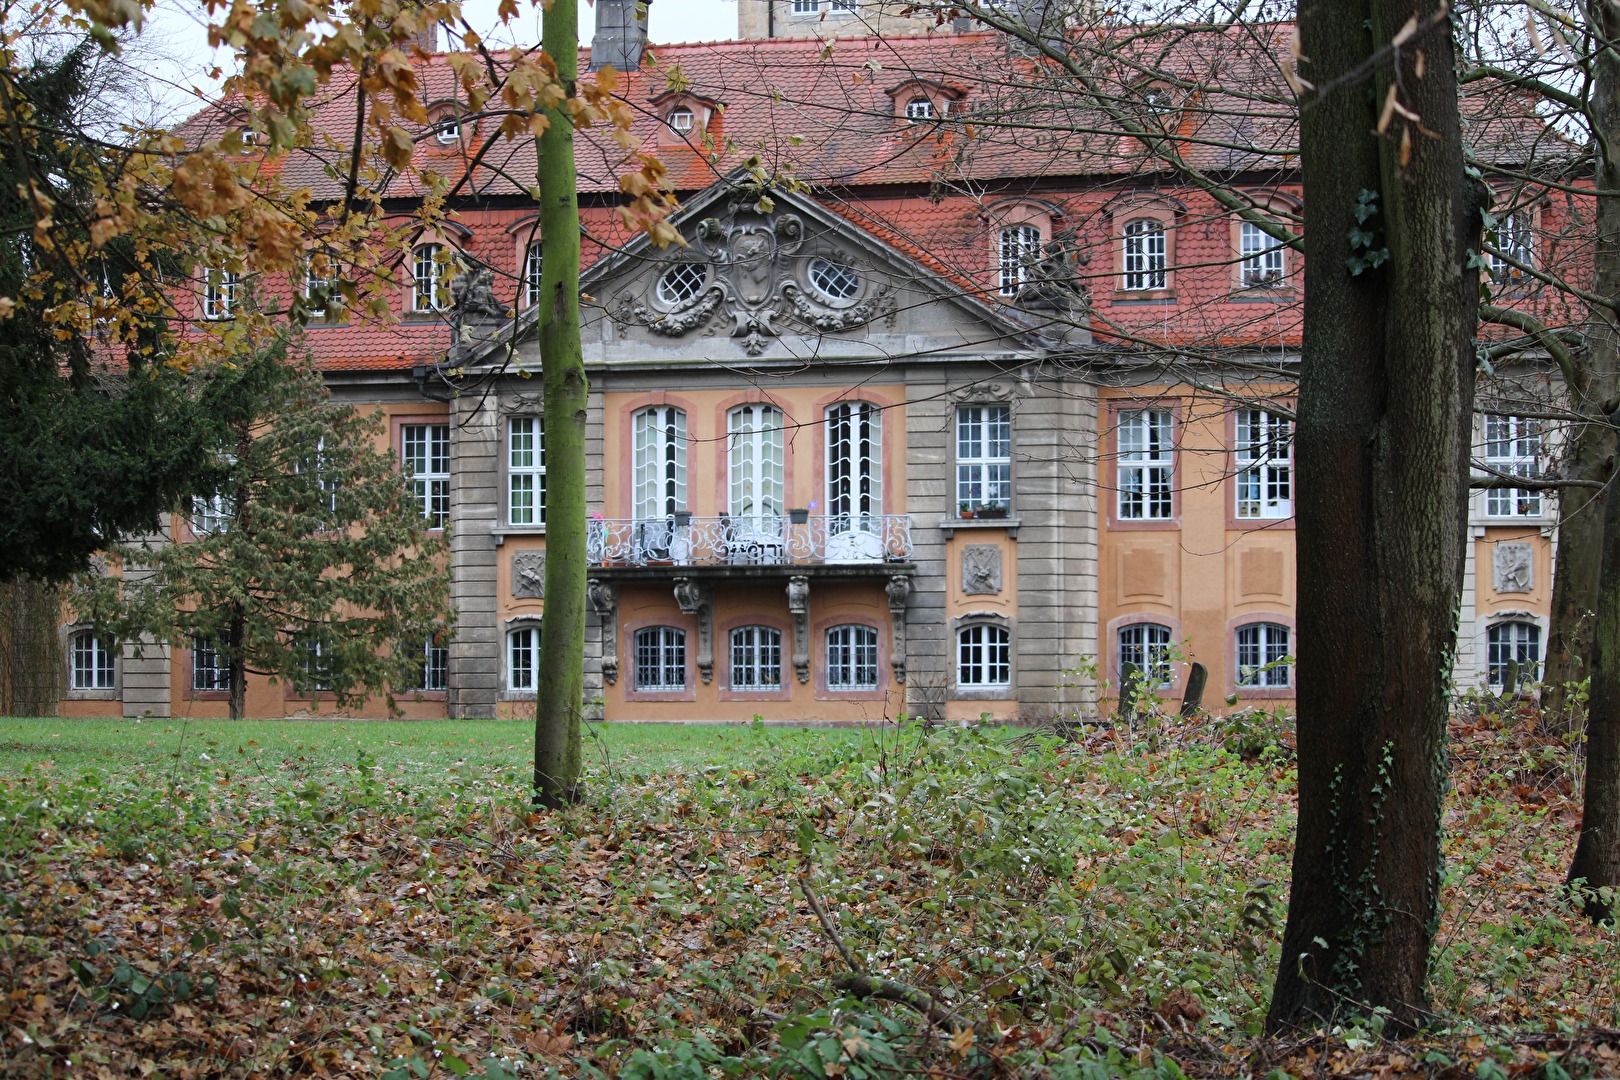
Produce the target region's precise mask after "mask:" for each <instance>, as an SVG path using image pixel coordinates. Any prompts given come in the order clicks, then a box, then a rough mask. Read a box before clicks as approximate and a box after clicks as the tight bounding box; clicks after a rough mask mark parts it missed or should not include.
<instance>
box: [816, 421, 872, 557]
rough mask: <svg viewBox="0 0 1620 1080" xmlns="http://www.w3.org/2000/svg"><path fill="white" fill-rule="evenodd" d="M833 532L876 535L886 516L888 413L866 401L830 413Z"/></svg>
mask: <svg viewBox="0 0 1620 1080" xmlns="http://www.w3.org/2000/svg"><path fill="white" fill-rule="evenodd" d="M827 513H828V515H829V517H830V521H829V524H828V529H829V531H831V532H844V531H847V530H850V529H859V530H865V531H872V530H875V529H877V528H878V527H879V523H878V522H876V521H875V520H873V519H874V518H876V517H877V516H879V515H881V514H882V513H883V413H882V411H881V410H880V409H878V407H877V406H876V405H873V404H870V403H869V402H865V401H847V402H844V403H842V404H839V405H834V406H833V407H832V408H830V409H828V410H827Z"/></svg>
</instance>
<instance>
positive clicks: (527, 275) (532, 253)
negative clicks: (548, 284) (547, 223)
mask: <svg viewBox="0 0 1620 1080" xmlns="http://www.w3.org/2000/svg"><path fill="white" fill-rule="evenodd" d="M543 268H544V263H543V262H542V261H541V258H540V245H539V244H538V243H534V244H530V245H529V249H528V250H527V251H526V252H524V254H523V306H524V307H526V308H531V307H534V305H536V304H538V303H539V302H540V271H541V270H542V269H543Z"/></svg>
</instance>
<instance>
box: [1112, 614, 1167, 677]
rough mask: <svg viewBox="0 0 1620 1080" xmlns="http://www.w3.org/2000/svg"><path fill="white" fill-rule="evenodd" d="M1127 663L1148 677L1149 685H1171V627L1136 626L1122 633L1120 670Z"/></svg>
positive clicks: (1127, 627) (1154, 624)
mask: <svg viewBox="0 0 1620 1080" xmlns="http://www.w3.org/2000/svg"><path fill="white" fill-rule="evenodd" d="M1126 664H1134V665H1136V669H1137V670H1138V671H1141V672H1143V673H1145V674H1146V675H1147V678H1148V684H1149V685H1150V686H1169V685H1170V628H1169V627H1168V626H1160V625H1159V624H1158V623H1134V624H1132V625H1130V626H1126V627H1123V628H1121V629H1120V632H1119V669H1120V674H1121V675H1123V674H1124V671H1125V665H1126Z"/></svg>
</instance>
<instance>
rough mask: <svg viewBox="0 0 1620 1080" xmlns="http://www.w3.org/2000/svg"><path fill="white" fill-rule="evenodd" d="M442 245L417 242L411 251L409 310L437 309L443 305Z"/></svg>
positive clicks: (443, 264) (443, 265)
mask: <svg viewBox="0 0 1620 1080" xmlns="http://www.w3.org/2000/svg"><path fill="white" fill-rule="evenodd" d="M443 252H444V247H443V245H440V244H418V245H417V246H416V249H415V250H414V251H413V252H411V310H412V311H438V310H439V309H440V308H442V307H444V296H443V293H444V289H443V282H444V267H445V263H444V255H443Z"/></svg>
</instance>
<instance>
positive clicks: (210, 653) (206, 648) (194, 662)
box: [191, 637, 231, 692]
mask: <svg viewBox="0 0 1620 1080" xmlns="http://www.w3.org/2000/svg"><path fill="white" fill-rule="evenodd" d="M191 688H192V689H193V690H196V691H201V692H209V691H222V690H229V689H230V688H231V664H230V661H229V660H228V659H227V658H226V656H225V651H224V649H222V648H221V647H220V641H219V639H218V638H212V637H194V638H192V639H191Z"/></svg>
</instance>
